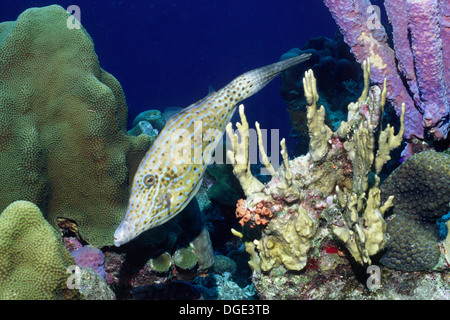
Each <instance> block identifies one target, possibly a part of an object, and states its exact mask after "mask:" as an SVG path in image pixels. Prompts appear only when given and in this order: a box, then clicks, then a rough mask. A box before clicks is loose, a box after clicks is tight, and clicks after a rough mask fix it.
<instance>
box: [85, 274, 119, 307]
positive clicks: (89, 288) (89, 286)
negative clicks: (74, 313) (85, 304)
mask: <svg viewBox="0 0 450 320" xmlns="http://www.w3.org/2000/svg"><path fill="white" fill-rule="evenodd" d="M79 292H80V294H81V295H82V297H83V299H84V300H115V299H116V295H115V294H114V292H113V291H112V289H111V288H110V287H109V286H108V284H107V283H106V282H105V279H103V277H101V276H100V275H99V274H98V273H97V272H95V270H93V269H92V268H83V267H80V289H79Z"/></svg>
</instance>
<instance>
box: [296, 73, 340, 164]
mask: <svg viewBox="0 0 450 320" xmlns="http://www.w3.org/2000/svg"><path fill="white" fill-rule="evenodd" d="M303 89H304V91H305V97H306V102H307V104H308V105H307V107H306V109H307V112H306V118H307V121H308V129H309V137H310V142H309V153H310V155H311V160H312V161H313V162H315V161H319V160H321V159H322V158H323V157H324V156H325V155H326V154H327V152H328V140H330V138H331V135H332V133H333V132H332V131H331V129H330V128H328V126H327V125H326V124H325V108H324V107H323V106H321V107H320V108H319V109H317V105H316V103H317V101H318V100H319V94H318V93H317V87H316V78H314V74H313V72H312V70H308V71H306V72H305V77H304V78H303Z"/></svg>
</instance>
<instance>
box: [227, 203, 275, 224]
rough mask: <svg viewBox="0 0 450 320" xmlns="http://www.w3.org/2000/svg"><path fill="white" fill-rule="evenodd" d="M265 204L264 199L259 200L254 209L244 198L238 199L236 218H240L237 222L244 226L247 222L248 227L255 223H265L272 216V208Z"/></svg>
mask: <svg viewBox="0 0 450 320" xmlns="http://www.w3.org/2000/svg"><path fill="white" fill-rule="evenodd" d="M267 204H268V203H267V202H266V201H261V202H259V203H258V204H257V205H256V207H255V208H254V209H250V208H248V207H247V204H246V202H245V200H244V199H239V200H238V202H237V204H236V218H240V220H239V224H240V225H241V226H244V225H245V223H247V222H248V225H249V226H250V228H254V227H255V226H256V225H263V226H265V225H267V224H268V223H269V221H270V218H272V217H273V213H272V210H270V209H269V208H268V207H267Z"/></svg>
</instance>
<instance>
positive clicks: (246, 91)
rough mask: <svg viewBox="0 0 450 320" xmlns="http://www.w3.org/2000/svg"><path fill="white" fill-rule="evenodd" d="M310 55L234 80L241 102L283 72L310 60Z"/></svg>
mask: <svg viewBox="0 0 450 320" xmlns="http://www.w3.org/2000/svg"><path fill="white" fill-rule="evenodd" d="M310 56H311V54H310V53H304V54H301V55H298V56H295V57H292V58H289V59H285V60H282V61H279V62H275V63H272V64H270V65H267V66H264V67H261V68H258V69H254V70H251V71H248V72H246V73H244V74H242V75H241V76H239V77H237V78H236V79H234V80H233V82H232V83H231V85H233V86H234V87H235V88H236V93H237V98H238V100H239V101H241V100H244V99H245V98H248V97H250V96H252V95H254V94H255V93H256V92H258V91H259V90H261V89H262V88H264V87H265V86H266V85H267V84H268V83H269V82H270V81H272V80H273V79H274V78H275V77H277V76H278V75H279V74H280V73H281V72H283V71H284V70H286V69H289V68H290V67H292V66H295V65H297V64H299V63H301V62H304V61H306V60H308V59H309V57H310Z"/></svg>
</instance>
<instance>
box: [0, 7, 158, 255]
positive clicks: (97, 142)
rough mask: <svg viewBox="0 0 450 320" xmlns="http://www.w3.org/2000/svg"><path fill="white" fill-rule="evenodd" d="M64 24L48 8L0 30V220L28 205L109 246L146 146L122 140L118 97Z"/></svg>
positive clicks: (122, 105) (86, 44) (89, 50)
mask: <svg viewBox="0 0 450 320" xmlns="http://www.w3.org/2000/svg"><path fill="white" fill-rule="evenodd" d="M69 17H70V16H69V14H68V13H67V12H66V10H64V9H63V8H62V7H60V6H56V5H52V6H48V7H43V8H31V9H28V10H26V11H24V12H23V13H22V14H21V15H20V16H19V17H18V18H17V20H16V21H11V22H3V23H1V24H0V136H1V138H0V150H1V152H0V178H1V180H2V181H3V184H2V187H1V192H0V210H3V209H4V208H6V206H8V205H9V204H10V203H11V202H13V201H15V200H28V201H31V202H33V203H35V204H36V205H37V206H38V207H39V208H40V209H41V210H42V212H43V214H44V216H45V217H46V219H47V220H48V221H49V222H50V223H51V224H52V225H53V226H54V227H57V219H58V218H65V219H68V220H70V221H73V222H75V223H76V225H77V228H78V231H79V233H80V235H81V237H82V238H83V239H84V240H86V241H87V242H89V243H90V244H93V245H95V246H97V247H101V246H104V245H109V244H112V243H113V234H114V230H115V228H116V227H117V226H118V225H119V223H120V221H121V219H122V218H123V215H124V214H125V208H126V205H127V202H128V195H129V179H130V177H132V176H133V174H134V171H135V170H136V168H137V165H138V164H139V161H140V159H141V158H142V156H143V154H144V153H145V151H146V150H147V149H148V147H149V144H150V139H149V137H148V136H147V135H140V136H138V137H133V136H128V135H127V134H126V118H127V106H126V102H125V96H124V93H123V91H122V88H121V86H120V84H119V82H118V81H117V80H116V79H115V78H114V77H113V76H112V75H111V74H109V73H108V72H106V71H104V70H103V69H102V68H101V67H100V65H99V61H98V58H97V55H96V53H95V50H94V44H93V42H92V39H91V38H90V36H89V35H88V34H87V32H86V30H85V29H84V28H83V27H81V28H80V29H69V28H68V27H67V20H68V18H69Z"/></svg>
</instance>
